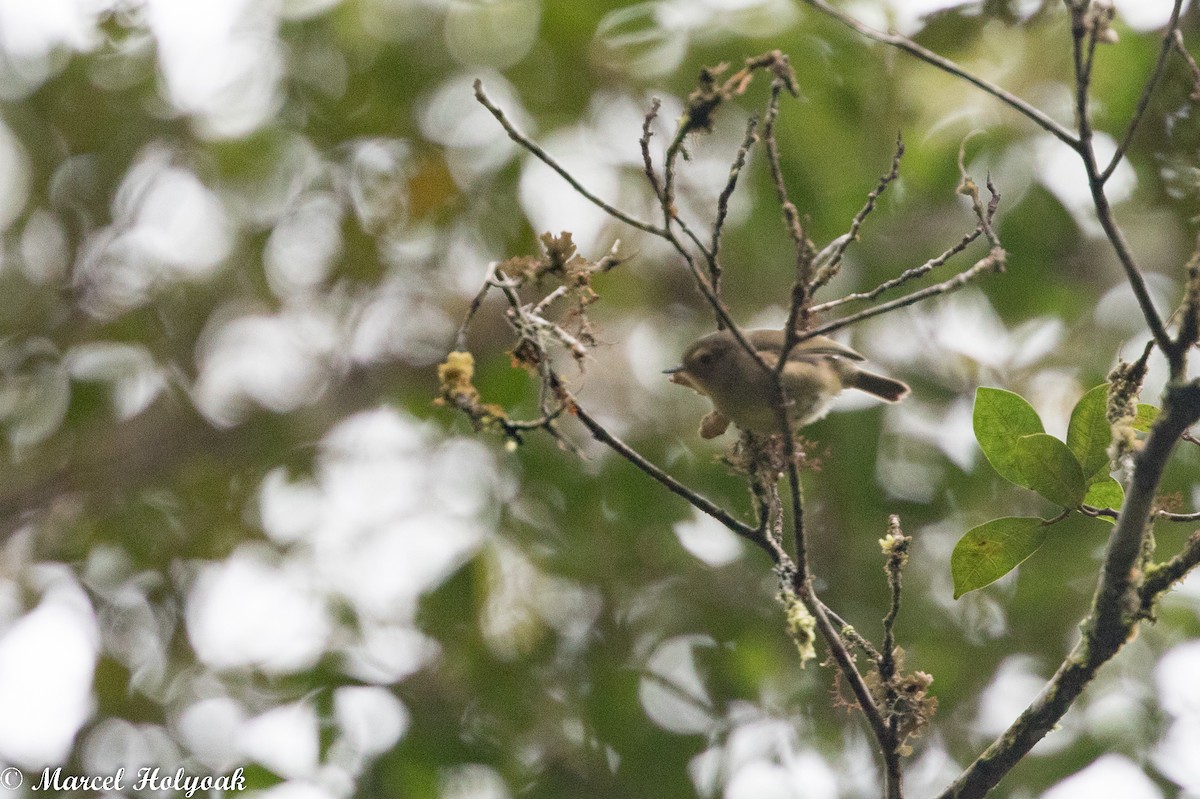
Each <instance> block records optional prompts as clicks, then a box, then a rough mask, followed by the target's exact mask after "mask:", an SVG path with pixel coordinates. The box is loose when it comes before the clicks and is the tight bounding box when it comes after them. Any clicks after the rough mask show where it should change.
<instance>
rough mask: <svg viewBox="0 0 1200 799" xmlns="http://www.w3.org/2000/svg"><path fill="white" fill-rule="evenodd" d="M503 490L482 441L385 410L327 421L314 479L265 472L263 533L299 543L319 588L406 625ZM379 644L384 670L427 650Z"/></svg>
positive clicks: (461, 556)
mask: <svg viewBox="0 0 1200 799" xmlns="http://www.w3.org/2000/svg"><path fill="white" fill-rule="evenodd" d="M450 475H453V477H450ZM451 484H453V490H452V489H451V488H450V485H451ZM500 490H502V489H501V486H500V483H499V478H498V477H497V474H496V469H495V466H494V464H493V463H492V461H491V458H490V456H489V455H488V454H487V451H486V449H484V448H482V447H480V446H478V445H476V444H472V443H462V442H457V441H454V440H451V441H449V442H446V443H444V444H442V445H440V446H439V445H438V444H437V443H435V442H434V441H433V440H432V439H431V433H430V431H429V430H428V429H426V428H425V427H423V426H421V425H420V424H419V423H417V422H416V421H415V420H413V419H412V418H411V417H409V416H407V415H404V414H400V413H398V412H396V411H393V410H390V409H389V410H377V411H368V412H364V413H360V414H357V415H355V416H352V417H350V418H348V419H346V420H344V421H342V422H341V423H340V424H338V425H337V426H336V427H335V428H334V429H333V430H331V431H330V432H329V433H328V434H327V435H326V437H325V440H324V441H323V442H322V445H321V454H320V456H319V458H318V462H317V468H316V473H315V475H314V476H313V478H312V480H303V481H299V482H290V481H288V480H287V479H286V476H285V475H283V474H282V473H281V472H273V473H272V474H270V475H268V477H267V478H266V479H265V480H264V482H263V486H262V489H261V490H260V493H259V504H260V513H261V517H262V520H263V524H264V526H265V527H266V529H267V532H268V535H270V536H271V537H272V538H274V539H276V540H280V541H291V542H295V543H297V544H302V545H303V548H302V549H301V550H297V552H298V553H303V559H304V560H305V562H306V563H307V565H306V566H305V568H308V569H311V570H312V572H313V574H314V576H315V579H317V580H319V582H320V586H321V590H322V591H323V592H326V593H332V594H334V595H337V596H340V597H343V598H345V599H347V600H349V601H350V602H351V603H352V604H353V605H354V607H355V608H356V609H357V610H358V611H359V613H360V614H361V615H362V616H364V617H365V618H366V619H374V620H376V621H378V622H381V623H382V622H384V621H388V620H390V621H393V622H395V623H402V624H409V625H411V623H412V614H413V613H414V612H415V610H416V605H417V601H418V599H419V598H420V596H421V595H422V594H423V593H425V592H426V591H429V590H431V589H432V588H434V587H436V586H438V585H440V584H441V582H442V581H443V580H444V579H445V578H446V577H447V576H448V575H449V574H451V573H452V572H453V571H454V570H455V569H457V568H458V567H459V566H461V565H462V563H463V562H464V561H465V560H466V559H467V558H469V557H470V556H471V555H472V554H474V552H475V550H476V549H477V547H478V546H479V544H480V543H481V541H482V540H483V534H484V528H483V525H482V524H481V523H480V522H479V520H478V519H477V518H475V515H476V514H477V513H479V512H481V511H482V510H483V507H484V504H485V498H486V497H488V496H493V495H494V494H495V493H496V492H497V491H500ZM294 501H296V502H298V505H299V506H300V508H301V509H302V510H297V507H295V506H294V505H293V502H294ZM297 557H299V555H297ZM309 561H311V562H309ZM385 638H386V636H385ZM377 643H379V644H380V647H381V648H380V655H381V656H382V657H383V659H384V661H386V663H381V664H380V666H381V668H383V669H384V670H385V671H387V670H398V671H404V670H406V669H412V668H415V667H416V666H417V665H418V664H419V663H420V662H422V661H423V660H424V658H425V657H426V654H427V653H426V652H425V650H426V649H427V647H426V645H425V644H426V642H425V641H424V639H416V638H412V637H411V636H409V637H408V639H407V640H404V641H401V644H402V645H403V646H402V647H401V648H402V649H403V648H404V647H409V648H413V647H415V649H413V651H412V652H410V653H408V655H406V654H405V652H403V651H399V652H398V651H393V650H394V647H391V646H390V645H389V644H387V643H386V642H385V641H383V640H382V639H381V640H380V641H379V642H377ZM388 664H390V665H388ZM362 665H363V667H364V668H370V665H371V664H370V663H369V662H364V663H363V664H362Z"/></svg>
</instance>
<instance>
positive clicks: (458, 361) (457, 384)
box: [437, 351, 479, 405]
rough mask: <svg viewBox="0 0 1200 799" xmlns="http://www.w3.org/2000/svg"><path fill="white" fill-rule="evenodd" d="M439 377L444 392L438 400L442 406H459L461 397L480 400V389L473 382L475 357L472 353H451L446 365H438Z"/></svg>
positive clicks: (447, 357)
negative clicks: (448, 404) (449, 404)
mask: <svg viewBox="0 0 1200 799" xmlns="http://www.w3.org/2000/svg"><path fill="white" fill-rule="evenodd" d="M437 375H438V385H439V386H440V387H441V391H442V395H441V397H439V398H438V399H439V400H440V402H441V404H445V403H451V404H455V405H457V404H458V403H459V402H460V400H459V397H468V398H470V399H474V400H477V399H479V389H477V388H475V384H474V383H473V382H471V381H472V380H474V378H475V356H474V355H472V354H471V353H469V352H461V351H455V352H451V353H450V354H449V355H447V356H446V360H445V362H444V363H440V364H438V368H437Z"/></svg>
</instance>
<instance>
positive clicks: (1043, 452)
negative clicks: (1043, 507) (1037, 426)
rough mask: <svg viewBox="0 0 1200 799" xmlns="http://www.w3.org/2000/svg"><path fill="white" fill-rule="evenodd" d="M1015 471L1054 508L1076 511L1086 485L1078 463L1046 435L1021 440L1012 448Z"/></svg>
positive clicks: (1059, 442) (1023, 437)
mask: <svg viewBox="0 0 1200 799" xmlns="http://www.w3.org/2000/svg"><path fill="white" fill-rule="evenodd" d="M1015 452H1016V453H1017V456H1018V457H1017V460H1016V461H1015V462H1016V467H1017V469H1018V470H1019V471H1020V473H1021V475H1022V479H1023V480H1024V481H1025V482H1024V483H1022V485H1024V486H1025V487H1026V488H1031V489H1033V490H1034V491H1036V492H1038V493H1039V494H1041V495H1042V496H1043V497H1045V498H1046V499H1048V500H1050V501H1051V502H1053V503H1054V504H1055V505H1061V506H1062V507H1064V508H1078V507H1079V503H1080V502H1083V495H1084V494H1085V493H1086V491H1087V485H1086V484H1085V483H1084V481H1083V470H1082V469H1081V468H1080V467H1079V461H1077V460H1075V456H1074V455H1072V454H1071V450H1069V449H1067V445H1066V444H1064V443H1063V442H1061V441H1059V440H1058V439H1057V438H1055V437H1054V436H1052V435H1049V434H1047V433H1037V434H1036V435H1032V436H1021V437H1020V438H1018V439H1017V445H1016V447H1015Z"/></svg>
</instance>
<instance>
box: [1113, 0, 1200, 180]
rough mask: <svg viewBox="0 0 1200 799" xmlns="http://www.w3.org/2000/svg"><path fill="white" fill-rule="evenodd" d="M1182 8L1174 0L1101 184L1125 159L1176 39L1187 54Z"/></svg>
mask: <svg viewBox="0 0 1200 799" xmlns="http://www.w3.org/2000/svg"><path fill="white" fill-rule="evenodd" d="M1182 7H1183V0H1175V5H1174V7H1173V8H1172V9H1171V19H1170V20H1169V21H1168V22H1167V32H1166V34H1165V35H1164V36H1163V40H1162V46H1161V47H1160V48H1159V51H1158V60H1157V61H1155V62H1154V69H1153V70H1152V71H1151V72H1150V77H1149V78H1147V79H1146V84H1145V85H1144V86H1143V87H1142V96H1141V97H1139V98H1138V104H1137V108H1136V109H1134V112H1133V117H1132V118H1131V119H1130V120H1129V127H1128V128H1127V129H1126V130H1125V137H1124V138H1123V139H1122V140H1121V143H1120V144H1119V145H1117V150H1116V152H1114V153H1113V157H1112V160H1111V161H1109V162H1108V166H1106V167H1105V168H1104V171H1103V172H1101V173H1100V182H1101V183H1107V182H1108V179H1109V178H1110V177H1112V173H1113V172H1114V171H1115V170H1116V168H1117V165H1118V164H1120V163H1121V159H1122V158H1124V157H1125V153H1127V152H1128V151H1129V146H1130V145H1131V144H1132V143H1133V135H1134V134H1135V133H1137V129H1138V125H1140V124H1141V122H1142V117H1144V116H1145V115H1146V109H1147V108H1148V107H1149V105H1150V97H1151V96H1152V95H1153V94H1154V90H1155V89H1156V88H1158V82H1159V80H1161V79H1162V76H1163V72H1164V69H1165V67H1166V64H1167V56H1168V55H1170V53H1171V48H1172V47H1173V46H1175V42H1176V39H1179V40H1180V41H1179V42H1178V47H1179V49H1180V50H1182V51H1183V52H1184V53H1187V50H1186V49H1184V48H1183V43H1182V37H1181V36H1180V34H1179V10H1180V8H1182ZM1187 57H1188V58H1191V55H1190V54H1189V55H1187ZM1193 63H1194V62H1193Z"/></svg>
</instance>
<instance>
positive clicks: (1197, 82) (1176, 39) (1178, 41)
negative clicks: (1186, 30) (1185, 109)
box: [1171, 25, 1200, 102]
mask: <svg viewBox="0 0 1200 799" xmlns="http://www.w3.org/2000/svg"><path fill="white" fill-rule="evenodd" d="M1171 43H1172V45H1174V47H1175V52H1177V53H1179V56H1180V58H1182V59H1183V60H1184V62H1186V63H1187V67H1188V72H1190V73H1191V75H1192V94H1191V99H1192V101H1193V102H1196V101H1200V64H1197V63H1196V59H1195V58H1193V57H1192V54H1191V53H1189V52H1188V49H1187V47H1185V46H1184V44H1183V34H1182V33H1181V32H1180V30H1179V27H1178V25H1176V27H1175V35H1174V36H1172V37H1171Z"/></svg>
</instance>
